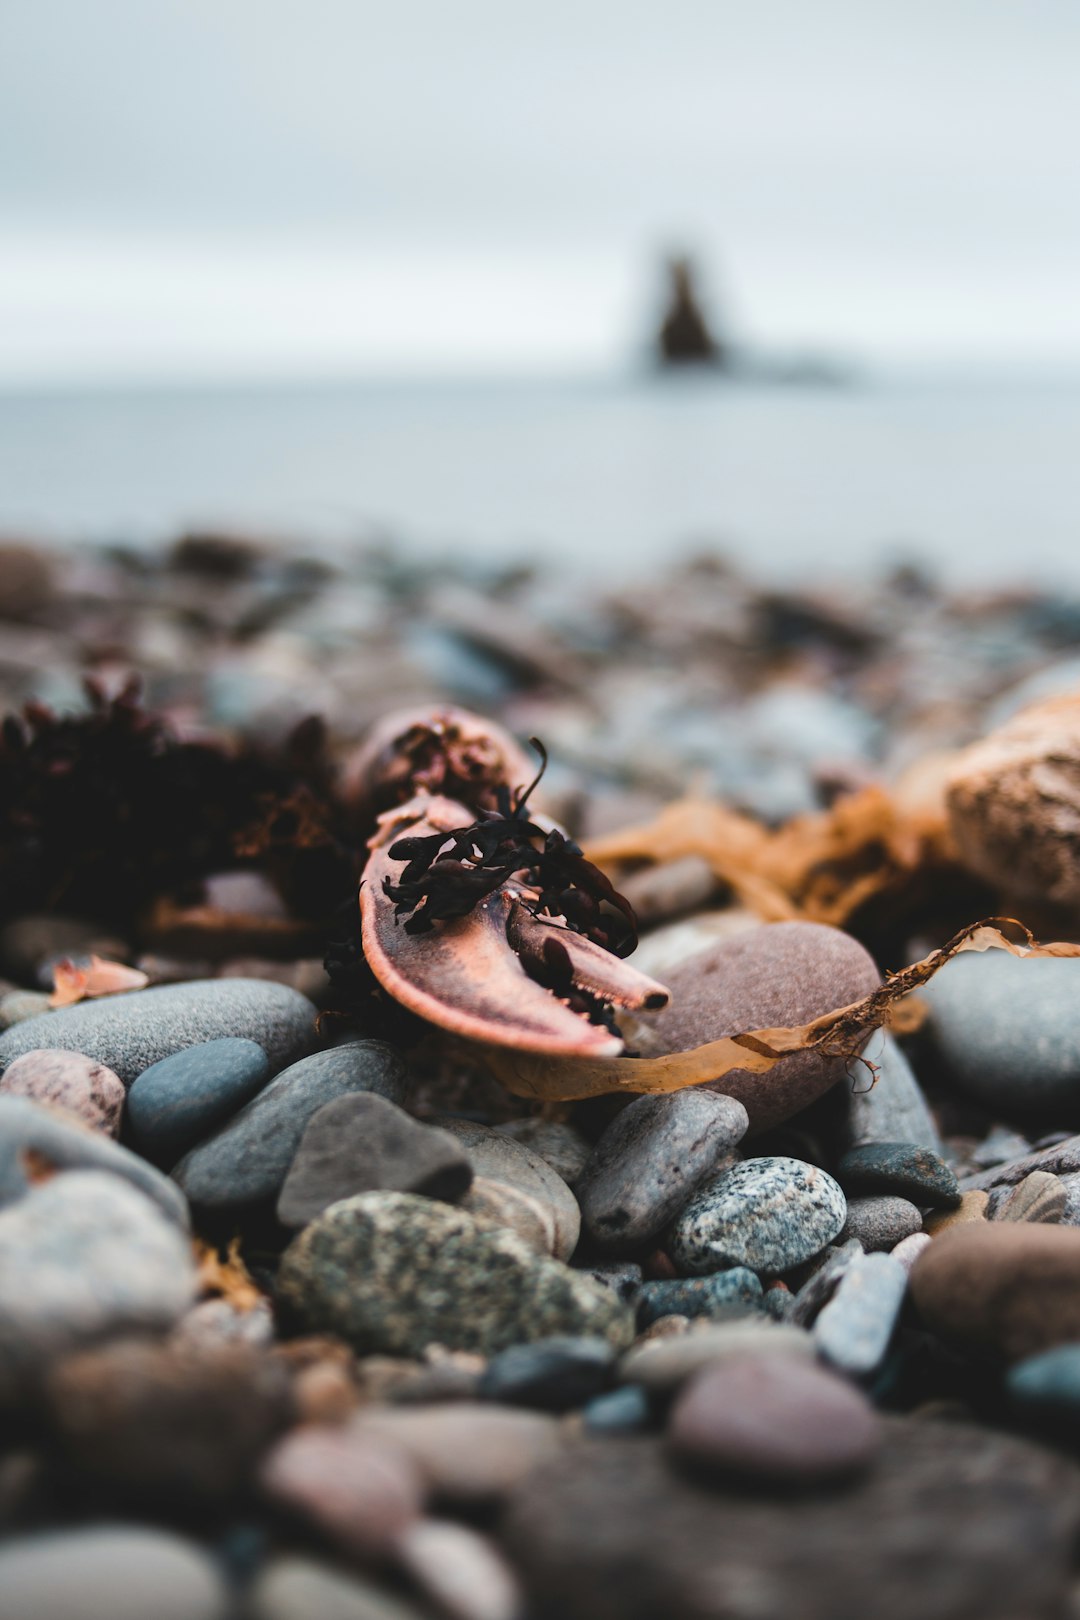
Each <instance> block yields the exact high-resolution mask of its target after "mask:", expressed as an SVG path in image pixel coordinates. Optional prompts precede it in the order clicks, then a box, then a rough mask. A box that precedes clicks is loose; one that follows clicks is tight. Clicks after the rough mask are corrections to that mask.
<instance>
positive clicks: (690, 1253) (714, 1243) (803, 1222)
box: [668, 1157, 847, 1273]
mask: <svg viewBox="0 0 1080 1620" xmlns="http://www.w3.org/2000/svg"><path fill="white" fill-rule="evenodd" d="M846 1216H847V1204H846V1201H845V1199H844V1195H843V1193H842V1192H841V1190H840V1188H839V1186H838V1185H837V1183H836V1182H835V1181H834V1180H833V1178H832V1177H831V1176H829V1175H826V1173H825V1171H824V1170H819V1169H818V1168H817V1167H816V1166H815V1165H811V1164H804V1163H803V1161H802V1160H801V1159H788V1158H782V1157H774V1158H763V1159H748V1160H746V1161H745V1163H743V1164H737V1165H734V1166H732V1168H731V1169H729V1170H724V1171H722V1172H721V1174H720V1175H719V1176H717V1177H716V1178H715V1180H713V1181H711V1182H709V1183H708V1184H707V1185H706V1186H705V1187H704V1188H703V1189H702V1191H701V1192H700V1193H699V1194H698V1196H697V1197H696V1198H695V1199H694V1200H693V1201H692V1203H690V1204H689V1205H688V1206H687V1208H686V1209H684V1210H683V1212H682V1214H681V1215H680V1216H679V1218H678V1220H677V1221H676V1222H675V1224H674V1226H673V1227H672V1229H671V1232H670V1235H669V1239H668V1249H669V1252H670V1254H671V1258H672V1259H673V1260H674V1262H675V1264H676V1265H677V1266H678V1267H679V1269H680V1270H681V1271H685V1272H690V1273H703V1272H709V1271H720V1270H722V1269H724V1268H725V1267H727V1266H749V1267H750V1268H751V1269H752V1270H754V1271H761V1272H767V1273H772V1272H781V1271H790V1270H791V1268H792V1267H793V1266H798V1265H801V1264H802V1262H803V1261H804V1260H809V1259H810V1258H811V1256H812V1255H815V1254H817V1253H818V1252H819V1251H820V1250H821V1249H823V1248H824V1247H825V1246H826V1244H828V1243H831V1242H832V1240H833V1239H834V1238H835V1237H836V1236H837V1234H838V1233H839V1232H840V1230H841V1228H842V1227H843V1225H844V1221H845V1219H846Z"/></svg>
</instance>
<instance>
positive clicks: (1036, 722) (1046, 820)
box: [946, 693, 1080, 905]
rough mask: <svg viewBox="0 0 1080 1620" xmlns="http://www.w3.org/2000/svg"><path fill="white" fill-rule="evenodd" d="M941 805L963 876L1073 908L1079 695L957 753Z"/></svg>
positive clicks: (1077, 876) (1038, 707)
mask: <svg viewBox="0 0 1080 1620" xmlns="http://www.w3.org/2000/svg"><path fill="white" fill-rule="evenodd" d="M946 803H947V807H948V813H949V825H950V827H951V829H952V834H953V837H954V839H955V840H956V845H957V848H958V850H959V852H960V857H961V859H962V860H963V862H964V865H965V866H967V867H969V868H970V870H971V871H973V872H975V873H977V874H978V875H979V876H980V877H984V878H987V879H988V880H989V881H990V882H991V883H994V884H997V885H999V886H1000V887H1001V888H1003V889H1005V890H1007V891H1008V892H1010V893H1012V894H1015V895H1019V896H1023V897H1026V898H1030V899H1033V900H1050V901H1054V902H1057V903H1059V904H1063V905H1070V904H1074V903H1075V902H1076V901H1078V900H1080V693H1076V694H1072V695H1070V696H1068V697H1057V698H1051V699H1049V700H1048V701H1047V702H1045V703H1038V704H1035V705H1034V707H1032V708H1030V709H1024V710H1023V711H1022V712H1021V713H1020V714H1018V715H1015V716H1014V717H1013V718H1012V719H1011V720H1009V721H1008V722H1007V723H1006V724H1005V725H1003V726H1001V727H1000V728H999V729H998V730H997V731H994V732H991V734H990V735H989V736H988V737H986V738H984V739H983V741H982V742H978V743H975V744H973V745H972V747H970V748H967V749H965V750H964V752H963V753H962V754H960V755H959V757H958V759H957V760H956V762H955V764H954V766H953V769H952V771H951V772H950V775H949V778H948V782H947V785H946Z"/></svg>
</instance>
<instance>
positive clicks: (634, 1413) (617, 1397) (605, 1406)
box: [581, 1384, 652, 1434]
mask: <svg viewBox="0 0 1080 1620" xmlns="http://www.w3.org/2000/svg"><path fill="white" fill-rule="evenodd" d="M651 1417H652V1407H651V1405H650V1402H649V1397H648V1395H647V1393H646V1392H645V1390H643V1389H642V1387H641V1385H640V1384H624V1385H623V1386H622V1388H621V1389H611V1390H608V1392H607V1393H606V1394H605V1395H597V1396H596V1397H595V1398H594V1399H593V1400H591V1401H590V1402H589V1403H588V1405H587V1406H586V1407H584V1408H583V1410H582V1413H581V1421H582V1424H583V1425H584V1428H585V1431H586V1433H591V1434H633V1433H635V1432H636V1431H637V1430H638V1429H644V1428H646V1427H647V1426H648V1423H649V1420H650V1419H651Z"/></svg>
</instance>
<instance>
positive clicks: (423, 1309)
mask: <svg viewBox="0 0 1080 1620" xmlns="http://www.w3.org/2000/svg"><path fill="white" fill-rule="evenodd" d="M278 1297H279V1299H280V1301H281V1304H282V1305H283V1306H284V1307H285V1308H287V1309H288V1310H289V1311H290V1312H291V1313H292V1314H293V1316H294V1317H296V1318H297V1319H298V1320H299V1321H300V1323H301V1324H302V1325H303V1326H304V1327H306V1328H307V1329H308V1330H309V1331H311V1332H315V1333H336V1334H338V1335H340V1337H342V1338H343V1339H345V1340H346V1341H347V1342H348V1343H349V1344H351V1345H352V1346H353V1348H354V1349H355V1350H357V1351H359V1352H360V1353H361V1354H370V1353H377V1352H383V1353H385V1354H388V1355H404V1356H410V1355H411V1356H416V1355H420V1354H421V1353H422V1352H423V1351H424V1350H425V1349H426V1348H427V1346H428V1345H430V1344H442V1345H444V1346H445V1347H446V1348H447V1349H449V1350H477V1351H480V1352H481V1354H484V1355H494V1354H495V1353H496V1352H497V1351H499V1350H505V1349H507V1348H508V1347H509V1346H510V1345H512V1344H518V1343H522V1342H526V1341H531V1340H534V1339H543V1338H547V1337H549V1336H550V1335H551V1334H553V1333H569V1334H584V1335H589V1336H591V1335H596V1336H597V1337H599V1338H602V1339H606V1340H608V1341H609V1342H610V1343H611V1344H613V1345H615V1346H616V1348H619V1349H621V1348H622V1347H623V1346H624V1345H626V1344H628V1343H629V1342H630V1340H631V1338H632V1337H633V1317H632V1313H631V1311H630V1309H629V1307H628V1306H626V1305H624V1304H623V1302H622V1301H621V1300H620V1299H619V1298H618V1296H617V1295H616V1294H615V1292H614V1290H613V1289H610V1288H606V1287H605V1286H604V1285H603V1283H598V1282H594V1281H593V1280H592V1278H590V1277H588V1276H585V1275H584V1274H583V1273H581V1272H575V1271H571V1270H570V1268H569V1267H568V1266H564V1265H562V1264H560V1263H559V1261H557V1260H550V1259H548V1258H547V1257H546V1256H543V1255H537V1254H534V1253H532V1251H531V1250H530V1249H529V1248H528V1247H527V1246H526V1245H525V1244H524V1243H523V1242H522V1241H521V1239H520V1238H519V1237H517V1236H516V1235H515V1234H514V1233H512V1232H509V1231H507V1230H505V1229H504V1228H501V1227H495V1226H489V1225H488V1224H487V1223H486V1222H485V1223H483V1224H482V1223H481V1222H479V1221H477V1220H475V1219H474V1218H473V1217H472V1216H470V1215H467V1214H466V1213H465V1212H464V1211H463V1210H460V1209H455V1208H453V1207H452V1206H451V1205H449V1204H441V1203H436V1202H435V1200H434V1199H428V1198H417V1197H416V1196H415V1195H413V1194H411V1193H385V1192H374V1193H362V1194H361V1195H360V1196H359V1197H357V1198H346V1199H343V1200H342V1201H341V1202H340V1203H338V1204H331V1206H330V1208H329V1209H328V1210H326V1211H324V1213H323V1214H322V1215H320V1216H319V1217H318V1219H317V1220H315V1221H313V1222H312V1223H311V1225H310V1226H307V1227H305V1228H304V1230H303V1232H301V1233H300V1235H299V1237H297V1238H295V1239H294V1240H293V1242H292V1243H291V1244H290V1245H289V1247H288V1248H287V1249H286V1251H285V1254H284V1256H283V1258H282V1262H281V1268H280V1270H279V1272H278ZM448 1301H453V1308H452V1309H450V1308H448Z"/></svg>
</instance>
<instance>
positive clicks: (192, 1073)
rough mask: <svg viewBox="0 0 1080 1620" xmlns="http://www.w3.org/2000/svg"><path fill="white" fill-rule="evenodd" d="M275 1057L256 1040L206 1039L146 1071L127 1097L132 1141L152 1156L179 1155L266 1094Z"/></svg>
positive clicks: (170, 1159) (171, 1158)
mask: <svg viewBox="0 0 1080 1620" xmlns="http://www.w3.org/2000/svg"><path fill="white" fill-rule="evenodd" d="M269 1078H270V1059H269V1058H268V1057H267V1055H266V1053H265V1052H264V1051H263V1049H262V1047H261V1046H259V1045H258V1044H257V1042H255V1041H243V1040H236V1039H225V1040H220V1041H203V1042H202V1043H201V1044H200V1045H199V1046H189V1047H186V1048H185V1049H184V1051H182V1052H174V1053H173V1055H172V1056H171V1057H167V1058H162V1060H161V1062H160V1063H152V1064H151V1065H150V1067H149V1068H148V1069H145V1070H144V1071H143V1073H142V1074H140V1076H139V1078H138V1079H137V1080H136V1082H135V1084H134V1085H133V1086H132V1088H131V1090H130V1091H129V1093H128V1100H127V1123H128V1129H129V1130H130V1132H131V1139H132V1141H133V1142H134V1144H135V1146H136V1147H137V1148H138V1149H139V1150H140V1152H142V1153H145V1154H146V1156H147V1158H149V1159H154V1160H156V1161H157V1162H159V1163H161V1164H174V1163H175V1162H176V1160H177V1159H178V1158H179V1157H180V1155H181V1154H182V1153H184V1152H186V1150H187V1149H188V1148H189V1147H192V1146H193V1145H194V1144H195V1143H196V1142H198V1141H200V1140H201V1138H202V1137H204V1136H206V1135H208V1134H209V1132H210V1131H212V1130H213V1128H214V1126H215V1125H220V1124H221V1122H222V1120H226V1119H231V1118H232V1116H233V1114H235V1113H236V1112H237V1110H238V1109H239V1108H242V1107H243V1105H244V1104H245V1103H246V1102H248V1101H250V1099H251V1098H252V1097H254V1096H255V1094H256V1092H258V1091H261V1090H262V1088H263V1086H264V1085H265V1084H266V1082H267V1080H268V1079H269Z"/></svg>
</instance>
